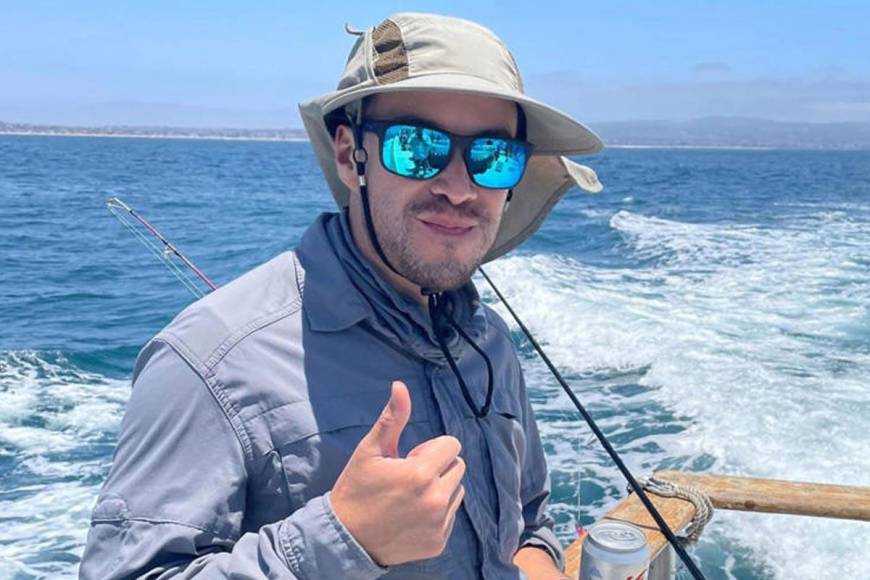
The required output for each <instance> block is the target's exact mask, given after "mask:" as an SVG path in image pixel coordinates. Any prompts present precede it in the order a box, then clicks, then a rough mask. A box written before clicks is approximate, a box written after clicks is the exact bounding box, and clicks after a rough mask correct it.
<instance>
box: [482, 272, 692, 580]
mask: <svg viewBox="0 0 870 580" xmlns="http://www.w3.org/2000/svg"><path fill="white" fill-rule="evenodd" d="M478 271H479V272H480V274H481V275H482V276H483V277H484V278H485V279H486V281H487V282H488V283H489V285H490V287H492V290H493V292H495V294H496V296H498V298H499V300H501V301H502V304H504V305H505V308H507V310H508V312H510V313H511V316H513V319H514V320H515V321H516V323H517V325H518V326H519V327H520V329H522V331H523V334H525V335H526V338H528V339H529V342H530V343H532V346H533V347H534V348H535V350H536V351H537V352H538V354H539V355H540V357H541V359H542V360H543V361H544V364H546V365H547V368H549V369H550V372H551V373H553V376H554V377H556V380H557V381H558V382H559V384H560V385H561V386H562V389H563V390H564V391H565V393H566V394H567V395H568V398H570V399H571V402H572V403H574V406H575V407H577V410H578V411H579V412H580V414H581V415H582V416H583V419H584V420H585V421H586V423H587V424H588V425H589V428H590V429H592V432H593V433H595V437H597V438H598V441H599V443H601V445H602V446H603V447H604V450H605V451H607V454H608V455H610V458H611V459H612V460H613V462H614V463H615V464H616V466H617V467H618V468H619V471H621V472H622V475H623V476H624V477H625V479H626V480H628V484H629V486H631V489H632V491H634V492H635V493H636V494H637V497H638V498H640V501H641V502H642V503H643V505H644V507H645V508H646V509H647V511H648V512H649V514H650V515H651V516H652V518H653V519H654V520H655V522H656V524H657V525H658V526H659V530H661V532H662V534H664V536H665V538H667V540H668V542H669V543H670V544H671V546H673V547H674V550H675V551H676V552H677V555H678V556H679V557H680V559H681V560H682V561H683V563H684V564H685V565H686V568H688V569H689V572H691V574H692V577H693V578H695V580H706V579H705V578H704V575H703V574H702V573H701V571H700V570H699V569H698V567H697V566H696V565H695V562H693V561H692V558H690V557H689V554H688V553H687V552H686V550H685V548H683V546H682V544H680V541H679V540H678V539H677V537H676V535H674V532H673V531H671V528H670V526H668V524H667V522H665V520H664V518H663V517H662V516H661V514H660V513H659V510H657V509H656V506H654V505H653V503H652V502H651V501H650V499H649V497H647V495H646V492H645V491H644V490H643V487H642V486H641V485H640V484H639V483H638V482H637V480H636V479H635V478H634V475H632V473H631V470H629V469H628V467H627V466H626V465H625V463H624V462H623V461H622V458H621V457H620V456H619V453H617V452H616V449H614V448H613V446H612V445H611V444H610V441H608V440H607V436H606V435H604V432H603V431H601V429H600V428H599V427H598V424H597V423H595V419H593V418H592V415H590V414H589V411H587V410H586V408H585V407H584V406H583V403H581V402H580V399H578V398H577V395H575V394H574V391H572V390H571V387H569V386H568V383H567V382H566V381H565V379H564V378H562V374H561V373H560V372H559V370H558V369H557V368H556V366H555V365H554V364H553V363H552V362H551V361H550V357H548V356H547V353H545V352H544V349H543V348H541V345H540V344H538V341H537V340H535V337H534V336H532V333H531V331H530V330H529V329H528V328H526V325H525V324H523V321H522V320H520V317H519V316H517V313H516V312H514V309H513V308H511V305H510V304H509V303H508V301H507V299H506V298H505V297H504V295H503V294H502V293H501V292H500V291H499V289H498V288H497V287H496V285H495V284H494V283H493V281H492V278H490V277H489V276H488V275H487V273H486V272H484V271H483V268H478Z"/></svg>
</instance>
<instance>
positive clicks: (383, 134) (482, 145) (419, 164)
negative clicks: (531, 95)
mask: <svg viewBox="0 0 870 580" xmlns="http://www.w3.org/2000/svg"><path fill="white" fill-rule="evenodd" d="M362 127H363V129H364V130H366V131H371V132H372V133H375V134H377V136H378V139H379V140H380V144H381V147H380V149H381V165H383V166H384V168H385V169H386V170H387V171H389V172H390V173H394V174H396V175H399V176H401V177H407V178H409V179H432V178H433V177H435V176H436V175H438V174H439V173H441V171H443V170H444V168H445V167H447V165H448V164H449V163H450V159H451V158H452V157H453V148H454V147H461V148H462V158H463V159H464V160H465V168H466V170H468V175H469V176H470V177H471V180H472V181H473V182H474V183H475V184H477V185H478V186H480V187H483V188H486V189H510V188H512V187H515V186H516V185H517V184H518V183H519V182H520V180H521V179H522V178H523V173H524V172H525V170H526V161H527V160H528V158H529V156H530V155H531V153H532V145H531V144H530V143H527V142H525V141H520V140H517V139H505V138H503V137H498V136H492V135H486V134H483V135H470V136H468V135H454V134H453V133H450V132H448V131H444V130H442V129H436V128H434V127H428V126H426V125H420V124H415V123H407V122H397V121H374V120H370V121H365V122H364V123H363V125H362Z"/></svg>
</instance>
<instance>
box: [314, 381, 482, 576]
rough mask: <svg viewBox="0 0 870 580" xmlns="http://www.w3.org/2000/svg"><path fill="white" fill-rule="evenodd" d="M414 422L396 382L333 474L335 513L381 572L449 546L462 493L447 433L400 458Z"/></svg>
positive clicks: (460, 466)
mask: <svg viewBox="0 0 870 580" xmlns="http://www.w3.org/2000/svg"><path fill="white" fill-rule="evenodd" d="M410 416H411V397H410V395H409V394H408V387H406V386H405V385H404V383H401V382H399V381H395V382H394V383H393V388H392V392H391V394H390V401H389V403H387V406H386V407H385V408H384V410H383V412H382V413H381V415H380V417H378V420H377V422H376V423H375V424H374V426H373V427H372V429H371V431H369V432H368V434H367V435H366V436H365V437H363V439H362V441H360V443H359V445H358V446H357V448H356V450H355V451H354V452H353V455H351V457H350V460H349V461H348V462H347V465H346V466H345V468H344V471H342V472H341V475H339V476H338V480H337V481H336V482H335V486H334V487H333V489H332V493H331V498H330V499H331V502H332V509H333V511H334V512H335V515H336V516H338V519H339V520H340V521H341V523H342V524H344V526H345V527H346V528H347V529H348V531H349V532H350V533H351V535H353V537H354V538H355V539H356V541H357V542H359V543H360V545H361V546H362V547H363V548H364V549H365V550H366V552H368V554H369V556H371V557H372V559H373V560H375V562H377V563H378V564H380V565H381V566H391V565H395V564H402V563H404V562H410V561H412V560H421V559H424V558H432V557H434V556H437V555H438V554H440V553H441V552H442V551H444V547H445V546H446V545H447V538H448V537H449V536H450V532H451V530H452V529H453V522H454V520H455V517H456V510H457V509H459V505H460V504H461V503H462V498H463V497H464V495H465V489H464V488H463V487H462V483H461V481H462V476H463V475H464V473H465V462H464V461H462V458H461V457H459V452H460V450H461V446H460V444H459V441H458V440H457V439H456V438H455V437H450V436H447V435H444V436H441V437H436V438H434V439H430V440H428V441H424V442H423V443H421V444H420V445H418V446H417V447H415V448H414V449H412V450H411V452H410V453H408V456H407V457H405V458H401V457H399V454H398V446H399V436H400V435H401V434H402V430H403V429H404V428H405V425H407V423H408V418H409V417H410Z"/></svg>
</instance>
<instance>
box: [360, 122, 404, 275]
mask: <svg viewBox="0 0 870 580" xmlns="http://www.w3.org/2000/svg"><path fill="white" fill-rule="evenodd" d="M347 119H348V121H349V122H350V127H351V130H352V131H353V138H354V150H353V160H354V163H355V164H356V175H357V179H358V180H359V196H360V199H361V200H362V206H363V216H364V218H365V222H366V230H367V231H368V235H369V240H370V241H371V243H372V246H373V247H374V248H375V252H377V254H378V257H379V258H380V259H381V261H382V262H383V263H384V264H386V265H387V268H389V269H390V270H392V271H393V272H394V273H395V274H396V275H398V276H400V277H402V278H405V276H404V275H403V274H402V273H401V272H399V271H398V270H397V269H396V268H395V267H394V266H393V264H391V263H390V260H388V259H387V255H386V254H385V253H384V249H383V248H382V247H381V243H380V242H379V241H378V235H377V233H376V232H375V223H374V220H373V219H372V208H371V204H370V203H369V187H368V183H367V181H366V163H367V162H368V160H369V154H368V151H366V150H365V147H363V130H362V107H361V106H360V107H359V108H358V109H357V111H356V119H353V118H352V117H351V116H350V115H348V116H347Z"/></svg>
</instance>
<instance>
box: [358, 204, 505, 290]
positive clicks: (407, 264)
mask: <svg viewBox="0 0 870 580" xmlns="http://www.w3.org/2000/svg"><path fill="white" fill-rule="evenodd" d="M438 199H440V198H436V199H435V200H426V201H421V202H416V203H412V204H410V205H409V206H408V207H406V208H405V209H404V211H403V212H402V213H401V214H400V215H397V216H388V215H385V212H383V211H377V210H375V211H373V212H372V213H373V214H374V221H375V224H374V225H375V230H376V232H377V236H378V241H379V242H380V244H381V246H382V248H383V250H384V253H385V254H386V256H387V259H388V260H389V261H390V264H392V266H393V267H394V268H395V269H396V270H397V271H398V272H399V274H401V275H402V276H403V277H405V278H407V279H408V280H410V281H411V282H413V283H414V284H416V285H418V286H420V287H421V288H425V289H428V290H435V291H438V292H443V291H447V290H454V289H456V288H460V287H461V286H464V285H465V284H467V283H468V281H469V280H471V276H472V274H474V271H475V270H476V269H477V267H478V266H480V265H481V263H483V258H484V256H486V253H487V252H488V251H489V249H490V248H491V247H492V244H493V242H494V241H495V236H496V233H497V231H498V220H497V219H495V220H494V219H492V217H490V216H489V215H486V214H485V213H484V211H483V210H481V209H479V208H476V207H466V208H462V207H461V206H452V205H451V204H450V202H448V201H446V200H443V199H441V200H440V201H438ZM373 209H374V208H373ZM427 211H432V212H436V213H446V214H451V215H454V216H461V217H469V218H474V219H475V220H476V221H477V222H478V225H477V226H476V228H477V229H479V231H480V235H481V237H480V242H479V243H478V246H477V248H476V251H475V252H474V257H473V259H471V260H469V261H466V262H463V261H462V260H461V259H460V258H459V257H457V256H456V252H457V251H458V247H457V246H458V244H456V243H454V242H451V241H449V240H448V241H446V242H444V253H445V254H446V256H447V257H446V258H445V259H443V260H440V261H432V260H425V259H423V258H422V257H421V256H420V255H419V254H418V253H417V252H415V246H414V240H413V239H412V236H413V233H412V226H413V224H414V223H415V222H416V221H417V216H418V215H420V214H421V213H423V212H427Z"/></svg>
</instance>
